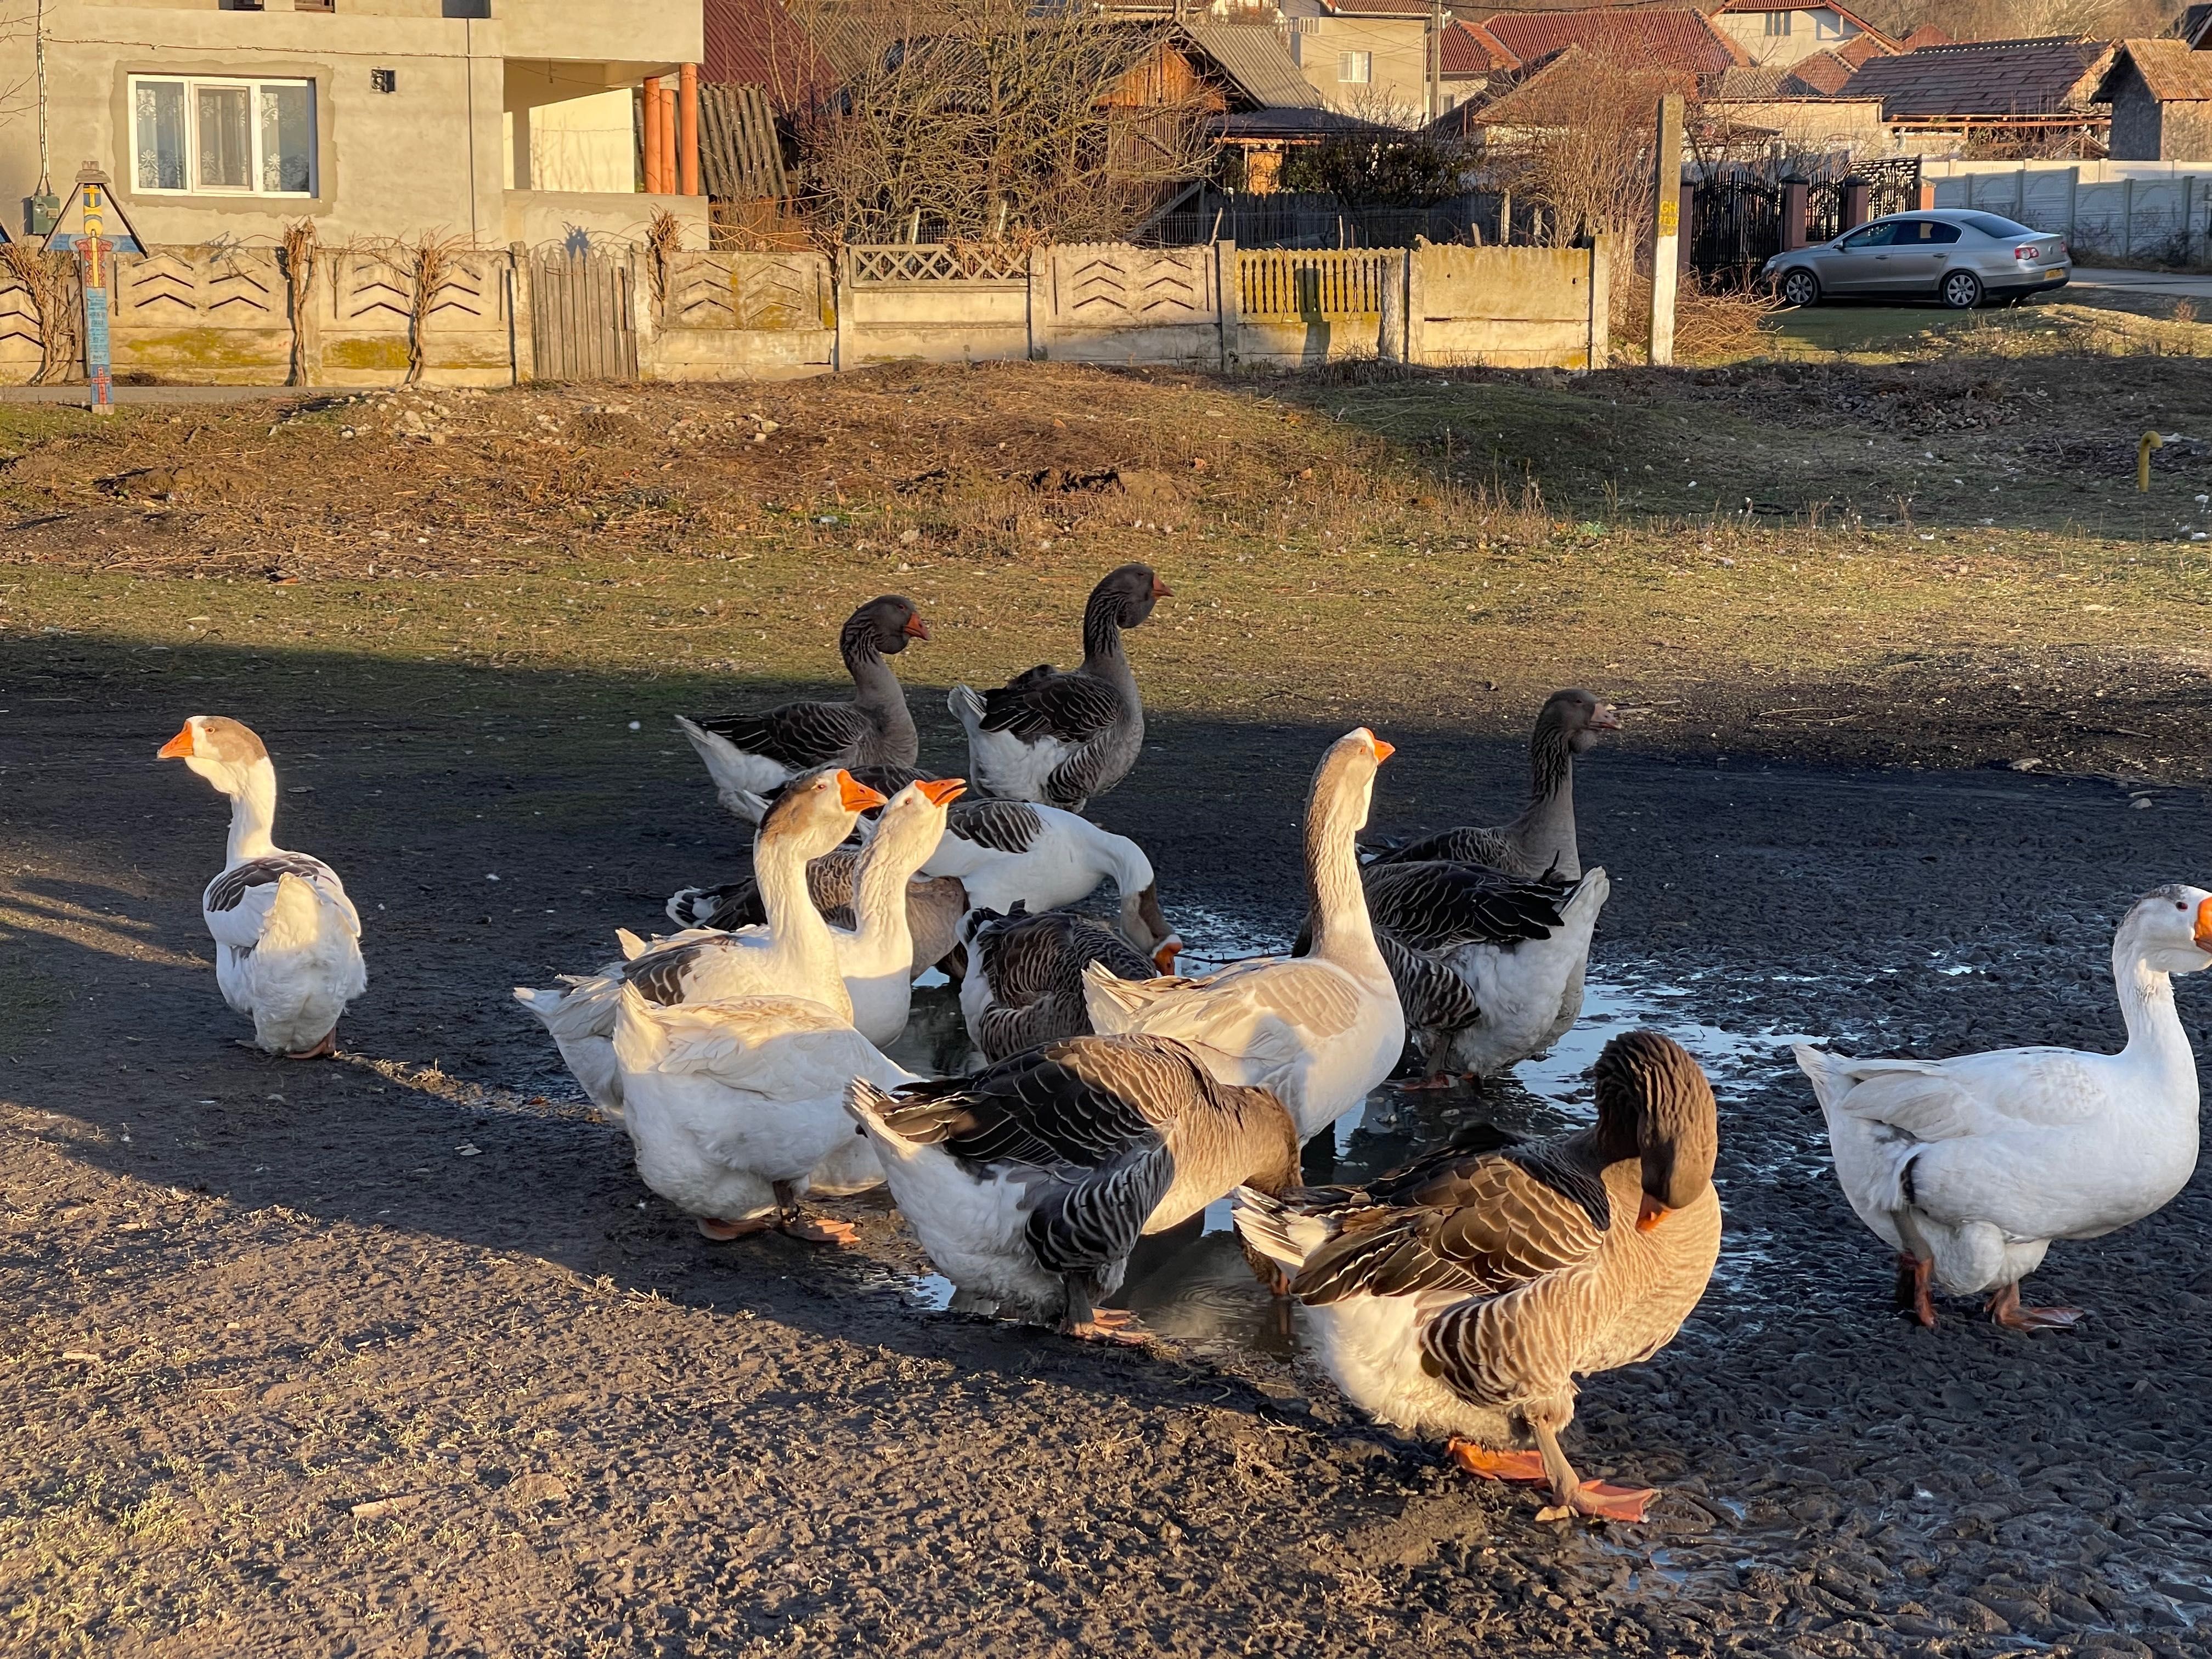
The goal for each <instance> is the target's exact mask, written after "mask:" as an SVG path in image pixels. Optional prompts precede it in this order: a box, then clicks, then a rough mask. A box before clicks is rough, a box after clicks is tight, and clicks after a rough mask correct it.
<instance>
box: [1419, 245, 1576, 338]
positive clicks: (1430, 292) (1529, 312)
mask: <svg viewBox="0 0 2212 1659" xmlns="http://www.w3.org/2000/svg"><path fill="white" fill-rule="evenodd" d="M1411 263H1412V271H1411V283H1410V287H1411V290H1412V299H1411V303H1410V305H1409V308H1408V311H1407V333H1408V336H1409V337H1408V340H1407V357H1408V359H1409V360H1411V361H1412V362H1423V363H1488V364H1492V365H1495V366H1497V367H1499V368H1603V367H1604V366H1605V362H1606V358H1607V349H1608V346H1609V344H1610V340H1611V327H1610V323H1609V319H1608V318H1607V307H1608V306H1609V304H1610V295H1608V293H1607V291H1606V290H1607V248H1606V246H1605V245H1604V243H1603V242H1602V241H1601V243H1600V245H1599V246H1596V247H1594V248H1587V247H1563V248H1543V247H1458V246H1449V247H1443V246H1438V247H1423V248H1416V249H1415V250H1414V251H1413V259H1412V262H1411Z"/></svg>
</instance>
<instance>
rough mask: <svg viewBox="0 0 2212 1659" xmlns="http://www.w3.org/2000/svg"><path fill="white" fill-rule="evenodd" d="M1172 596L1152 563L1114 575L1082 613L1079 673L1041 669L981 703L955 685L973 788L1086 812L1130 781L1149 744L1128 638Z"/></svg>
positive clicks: (988, 693) (981, 698)
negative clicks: (1126, 632)
mask: <svg viewBox="0 0 2212 1659" xmlns="http://www.w3.org/2000/svg"><path fill="white" fill-rule="evenodd" d="M1173 592H1174V590H1173V589H1172V588H1170V587H1169V586H1168V585H1167V584H1166V583H1165V582H1164V581H1162V580H1160V579H1159V578H1158V576H1157V575H1155V574H1153V573H1152V567H1151V566H1150V565H1148V564H1125V565H1123V566H1121V568H1119V569H1116V570H1112V571H1109V572H1108V573H1107V574H1106V575H1105V576H1104V578H1103V579H1102V580H1100V582H1099V584H1098V586H1096V587H1094V588H1092V589H1091V598H1090V599H1089V601H1088V602H1087V603H1086V604H1085V605H1084V607H1083V665H1082V666H1081V667H1079V668H1077V669H1075V670H1074V671H1072V672H1067V673H1063V672H1061V671H1060V670H1059V669H1057V668H1054V667H1053V666H1052V665H1050V664H1049V663H1046V664H1041V665H1038V666H1037V667H1035V668H1032V669H1030V670H1028V671H1025V672H1023V673H1020V674H1017V675H1016V676H1015V677H1014V678H1012V679H1011V680H1009V681H1008V682H1007V683H1006V684H1004V685H1002V686H1000V687H999V688H998V689H997V690H994V691H985V692H983V693H981V695H980V696H979V695H978V694H977V693H975V691H972V690H969V688H968V687H966V686H964V685H956V686H954V687H953V688H952V693H951V697H950V699H949V700H948V701H949V705H950V707H951V710H952V713H953V714H954V715H955V716H956V717H957V719H958V720H959V721H960V724H961V725H962V726H964V727H966V728H967V732H968V757H969V758H968V775H969V777H970V778H972V779H973V780H974V781H975V787H977V788H978V789H979V790H981V792H982V793H984V794H987V795H995V796H998V797H1000V799H1006V800H1034V801H1043V802H1045V803H1047V804H1048V805H1053V806H1064V807H1066V809H1067V810H1068V811H1072V812H1079V811H1082V810H1083V809H1084V807H1085V805H1086V804H1088V803H1089V802H1090V801H1091V800H1092V799H1095V798H1097V796H1100V795H1103V794H1104V793H1106V792H1107V791H1108V790H1109V789H1111V788H1112V787H1114V786H1115V784H1117V783H1119V782H1121V780H1122V779H1123V778H1124V777H1126V776H1127V775H1128V772H1129V769H1130V768H1131V767H1133V766H1134V765H1135V764H1136V763H1137V756H1138V753H1139V751H1140V750H1142V749H1143V748H1144V745H1145V705H1144V700H1143V698H1141V697H1140V696H1139V695H1138V693H1137V677H1136V676H1135V674H1133V673H1132V672H1131V671H1130V669H1129V659H1128V656H1127V653H1125V652H1124V651H1123V650H1122V648H1121V635H1122V632H1123V630H1125V629H1131V628H1136V627H1138V626H1139V625H1141V624H1142V623H1143V622H1144V621H1145V619H1146V617H1149V616H1151V615H1152V606H1153V605H1155V604H1157V603H1158V601H1160V600H1161V599H1168V598H1170V597H1172V595H1173Z"/></svg>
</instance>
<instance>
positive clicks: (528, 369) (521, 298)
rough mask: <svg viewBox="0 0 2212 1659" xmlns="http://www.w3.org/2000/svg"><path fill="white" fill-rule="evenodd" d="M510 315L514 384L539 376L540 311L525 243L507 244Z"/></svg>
mask: <svg viewBox="0 0 2212 1659" xmlns="http://www.w3.org/2000/svg"><path fill="white" fill-rule="evenodd" d="M507 282H508V283H509V284H510V286H509V288H508V289H507V330H508V335H509V349H510V350H511V351H512V353H513V368H514V384H515V385H517V386H520V385H521V384H522V383H523V382H524V381H526V380H536V379H537V378H538V338H537V311H536V308H535V306H534V303H533V301H534V296H533V295H532V294H531V292H530V249H529V246H527V245H526V244H525V243H522V242H509V243H508V244H507Z"/></svg>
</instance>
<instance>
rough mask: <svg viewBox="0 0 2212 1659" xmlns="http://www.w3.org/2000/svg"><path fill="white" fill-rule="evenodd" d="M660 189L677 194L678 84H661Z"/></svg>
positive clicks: (665, 78) (664, 81)
mask: <svg viewBox="0 0 2212 1659" xmlns="http://www.w3.org/2000/svg"><path fill="white" fill-rule="evenodd" d="M660 187H661V189H663V190H665V191H667V192H668V193H669V194H670V195H671V196H673V195H675V194H676V84H675V82H672V81H671V80H669V79H668V78H667V77H666V76H662V77H661V82H660Z"/></svg>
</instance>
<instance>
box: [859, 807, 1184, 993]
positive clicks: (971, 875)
mask: <svg viewBox="0 0 2212 1659" xmlns="http://www.w3.org/2000/svg"><path fill="white" fill-rule="evenodd" d="M863 833H866V831H864V832H863ZM921 873H922V874H923V875H924V876H927V877H942V876H953V877H957V878H958V880H959V882H960V885H961V889H962V890H963V891H964V892H965V893H966V894H967V896H968V902H969V906H970V907H972V908H977V909H984V910H997V911H1000V912H1001V913H1011V912H1012V909H1013V908H1014V906H1015V905H1017V904H1026V905H1027V906H1028V907H1029V908H1030V911H1031V912H1032V913H1035V912H1038V911H1043V910H1053V909H1057V908H1060V906H1061V905H1064V904H1073V903H1076V902H1079V900H1082V899H1085V898H1088V897H1089V896H1091V893H1092V892H1093V891H1094V890H1096V889H1097V886H1098V884H1100V883H1101V882H1106V881H1110V882H1112V883H1113V884H1114V890H1115V893H1116V895H1118V896H1119V898H1120V907H1119V910H1118V916H1119V920H1120V922H1121V933H1122V936H1123V937H1124V938H1126V939H1128V940H1129V941H1130V943H1132V944H1133V945H1137V946H1138V947H1139V948H1140V949H1141V950H1143V951H1144V952H1145V954H1146V955H1147V956H1149V957H1152V960H1153V962H1154V963H1156V964H1157V965H1158V968H1159V969H1161V970H1162V971H1163V972H1164V971H1165V970H1166V969H1167V968H1168V967H1169V966H1170V964H1171V963H1173V962H1174V961H1175V958H1176V954H1177V952H1179V951H1182V937H1181V936H1180V935H1179V934H1178V933H1176V931H1175V929H1174V928H1172V927H1169V926H1168V922H1167V918H1166V916H1164V915H1162V914H1161V911H1160V895H1159V885H1158V879H1157V878H1156V877H1155V876H1154V874H1153V872H1152V860H1150V859H1149V858H1146V856H1145V849H1144V848H1141V847H1139V846H1138V845H1137V843H1136V842H1133V841H1131V840H1130V839H1129V838H1128V837H1127V836H1117V835H1115V833H1114V832H1113V831H1112V830H1110V829H1100V828H1099V827H1098V826H1097V824H1095V823H1091V820H1090V819H1088V818H1086V817H1081V816H1080V815H1079V814H1077V813H1075V812H1072V811H1064V810H1063V809H1061V808H1060V807H1057V806H1041V805H1036V804H1035V803H1033V802H1030V801H1020V800H963V801H962V802H960V803H959V804H958V805H956V806H954V807H953V808H952V810H951V811H950V812H948V813H947V814H945V838H944V840H942V841H940V842H938V844H937V850H936V851H935V852H933V853H932V854H930V855H929V857H928V858H927V859H926V860H923V862H922V866H921Z"/></svg>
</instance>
